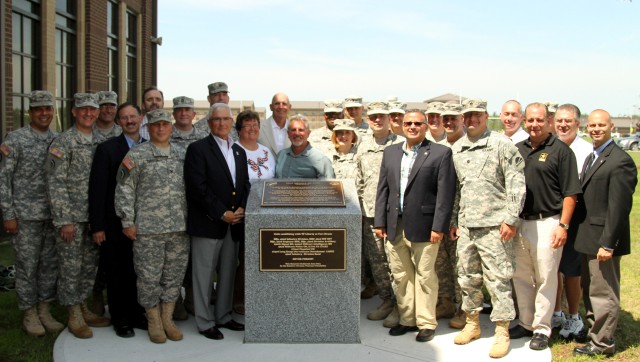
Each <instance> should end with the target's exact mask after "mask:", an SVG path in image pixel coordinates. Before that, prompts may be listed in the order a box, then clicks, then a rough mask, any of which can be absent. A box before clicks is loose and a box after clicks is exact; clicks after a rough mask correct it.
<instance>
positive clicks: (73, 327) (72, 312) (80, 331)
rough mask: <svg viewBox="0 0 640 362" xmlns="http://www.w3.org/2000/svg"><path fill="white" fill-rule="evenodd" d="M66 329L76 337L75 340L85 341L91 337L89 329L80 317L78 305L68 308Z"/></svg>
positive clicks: (91, 333) (80, 309) (80, 312)
mask: <svg viewBox="0 0 640 362" xmlns="http://www.w3.org/2000/svg"><path fill="white" fill-rule="evenodd" d="M67 327H68V328H69V332H71V334H73V335H74V336H76V338H82V339H85V338H91V337H93V332H92V331H91V328H89V326H87V323H86V322H85V321H84V317H83V316H82V308H81V307H80V304H76V305H72V306H69V322H68V323H67Z"/></svg>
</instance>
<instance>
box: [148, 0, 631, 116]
mask: <svg viewBox="0 0 640 362" xmlns="http://www.w3.org/2000/svg"><path fill="white" fill-rule="evenodd" d="M158 13H159V14H158V16H159V20H158V34H157V35H158V36H161V37H162V38H163V43H162V46H160V47H158V84H157V85H158V87H159V88H160V89H162V90H163V91H164V94H165V98H166V99H171V98H173V97H176V96H183V95H184V96H189V97H192V98H195V99H196V100H204V99H206V96H207V94H208V91H207V84H209V83H212V82H216V81H224V82H226V83H227V84H228V85H229V91H230V93H229V95H230V97H231V99H232V100H253V101H254V102H255V105H256V107H267V112H268V113H270V112H269V111H268V105H269V103H270V101H271V97H272V96H273V94H275V93H277V92H285V93H286V94H288V95H289V98H290V100H292V101H322V100H325V99H343V98H345V97H347V96H351V95H359V96H362V97H363V98H364V100H365V102H369V101H374V100H384V99H387V98H388V97H390V96H396V97H398V99H399V100H401V101H405V102H421V101H424V100H425V99H429V98H433V97H436V96H439V95H442V94H444V93H454V94H459V95H462V96H464V97H469V98H481V99H485V100H487V101H488V110H489V113H493V112H500V108H501V106H502V104H503V103H504V102H505V101H506V100H508V99H516V100H518V101H520V102H521V103H523V104H528V103H530V102H536V101H541V102H545V101H554V102H558V103H573V104H575V105H577V106H578V107H579V108H580V109H581V111H582V112H583V113H589V112H591V111H593V110H594V109H598V108H603V109H606V110H608V111H609V112H610V113H611V114H612V115H614V116H622V115H629V114H640V108H638V107H640V0H636V1H629V0H589V1H585V0H555V1H548V0H538V1H513V0H511V1H503V0H496V1H492V0H487V1H477V0H476V1H472V0H457V1H456V0H450V1H444V0H441V1H432V0H406V1H402V0H398V1H379V0H340V1H338V0H322V1H308V0H271V1H266V0H181V1H171V0H160V1H159V5H158Z"/></svg>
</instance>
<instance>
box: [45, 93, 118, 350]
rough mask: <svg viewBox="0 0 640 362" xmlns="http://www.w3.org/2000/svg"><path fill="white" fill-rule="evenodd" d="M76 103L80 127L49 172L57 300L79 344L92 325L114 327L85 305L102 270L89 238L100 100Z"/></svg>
mask: <svg viewBox="0 0 640 362" xmlns="http://www.w3.org/2000/svg"><path fill="white" fill-rule="evenodd" d="M74 99H75V103H74V107H73V108H72V110H71V113H72V114H73V116H74V118H75V124H74V125H73V127H71V128H70V129H68V130H67V131H66V132H64V133H63V134H61V135H60V137H58V138H57V139H55V140H54V141H53V143H52V144H51V146H50V147H49V155H48V156H47V161H46V165H45V168H46V170H47V176H48V182H49V198H50V202H51V212H52V216H53V226H54V227H55V228H56V230H57V233H56V248H57V251H58V261H59V267H60V281H59V284H58V299H59V301H60V304H62V305H64V306H67V307H68V308H69V323H68V325H69V331H70V332H71V333H73V335H74V336H76V337H78V338H91V337H92V336H93V332H92V331H91V329H90V328H89V327H88V326H87V324H88V325H89V326H93V327H104V326H108V325H109V324H110V321H109V319H108V318H104V317H100V316H97V315H95V314H94V313H93V312H91V311H90V310H89V309H88V308H87V305H86V304H85V300H86V299H87V297H88V296H89V293H91V291H92V288H93V283H94V281H95V277H96V272H97V268H98V250H99V249H98V245H96V244H95V243H94V242H93V241H92V240H91V238H90V236H89V173H90V171H91V163H92V162H93V154H94V152H95V149H96V146H97V145H98V143H99V140H98V139H97V138H96V137H95V136H94V135H93V132H92V128H93V124H94V123H95V121H96V118H97V117H98V99H97V97H96V96H95V95H94V94H89V93H76V94H75V95H74Z"/></svg>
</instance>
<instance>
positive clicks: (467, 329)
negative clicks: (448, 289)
mask: <svg viewBox="0 0 640 362" xmlns="http://www.w3.org/2000/svg"><path fill="white" fill-rule="evenodd" d="M478 338H480V313H478V311H474V312H473V313H467V324H466V325H465V326H464V329H462V331H460V333H458V334H457V335H456V336H455V338H454V339H453V343H455V344H467V343H469V342H471V341H473V340H474V339H478Z"/></svg>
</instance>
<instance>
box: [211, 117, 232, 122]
mask: <svg viewBox="0 0 640 362" xmlns="http://www.w3.org/2000/svg"><path fill="white" fill-rule="evenodd" d="M209 120H210V121H212V122H222V121H233V118H232V117H213V118H209Z"/></svg>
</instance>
